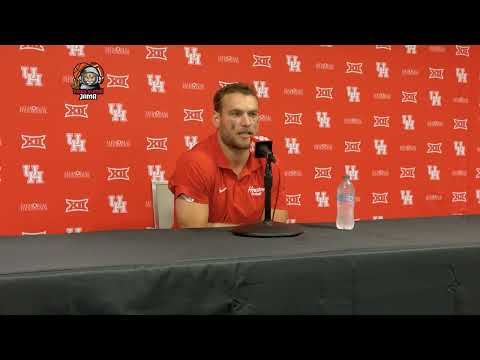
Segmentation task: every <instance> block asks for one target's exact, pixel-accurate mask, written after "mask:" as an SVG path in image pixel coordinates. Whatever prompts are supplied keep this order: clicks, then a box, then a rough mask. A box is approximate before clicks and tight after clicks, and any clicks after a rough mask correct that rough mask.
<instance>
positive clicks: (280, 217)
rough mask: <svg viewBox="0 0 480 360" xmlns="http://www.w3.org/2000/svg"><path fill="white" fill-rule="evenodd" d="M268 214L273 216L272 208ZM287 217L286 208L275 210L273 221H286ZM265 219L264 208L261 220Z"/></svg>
mask: <svg viewBox="0 0 480 360" xmlns="http://www.w3.org/2000/svg"><path fill="white" fill-rule="evenodd" d="M270 215H271V216H273V215H274V214H273V210H272V211H271V212H270ZM287 219H288V210H278V209H277V210H275V216H273V221H276V222H283V223H284V222H287ZM263 220H265V210H263V214H262V221H263Z"/></svg>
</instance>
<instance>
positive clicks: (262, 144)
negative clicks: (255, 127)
mask: <svg viewBox="0 0 480 360" xmlns="http://www.w3.org/2000/svg"><path fill="white" fill-rule="evenodd" d="M268 156H270V158H271V160H272V161H273V162H275V156H273V152H272V141H257V142H255V157H256V158H263V157H268Z"/></svg>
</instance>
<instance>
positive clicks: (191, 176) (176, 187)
mask: <svg viewBox="0 0 480 360" xmlns="http://www.w3.org/2000/svg"><path fill="white" fill-rule="evenodd" d="M202 160H203V161H202ZM211 167H212V166H211V164H209V161H208V159H207V161H205V159H203V157H202V154H200V153H196V152H193V151H189V152H186V153H184V154H183V155H182V156H180V158H179V159H178V160H177V164H176V168H175V171H174V173H173V175H172V176H171V178H170V179H169V182H168V183H169V185H168V187H169V189H170V191H171V192H172V193H173V194H174V196H175V198H177V197H178V196H179V195H180V194H185V195H187V196H188V197H191V198H193V199H194V201H195V202H197V203H200V204H208V200H209V193H210V189H211V187H212V179H211V178H212V176H213V174H212V169H211Z"/></svg>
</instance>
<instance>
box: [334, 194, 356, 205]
mask: <svg viewBox="0 0 480 360" xmlns="http://www.w3.org/2000/svg"><path fill="white" fill-rule="evenodd" d="M338 201H341V202H349V203H353V201H354V198H353V194H340V195H338Z"/></svg>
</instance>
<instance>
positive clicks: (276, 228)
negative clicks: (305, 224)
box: [232, 152, 303, 238]
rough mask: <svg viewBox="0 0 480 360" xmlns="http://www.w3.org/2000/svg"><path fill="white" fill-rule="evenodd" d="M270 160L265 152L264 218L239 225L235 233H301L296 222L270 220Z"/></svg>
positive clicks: (272, 235)
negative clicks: (260, 220)
mask: <svg viewBox="0 0 480 360" xmlns="http://www.w3.org/2000/svg"><path fill="white" fill-rule="evenodd" d="M272 161H273V154H272V153H271V152H270V153H268V154H267V163H266V165H265V177H264V184H265V220H263V222H261V223H256V224H248V225H241V226H238V227H236V228H234V229H233V230H232V232H233V233H234V234H235V235H240V236H248V237H265V238H269V237H285V236H297V235H300V234H303V230H302V229H301V228H300V226H298V225H297V224H285V223H281V222H276V221H272V214H271V212H272V209H271V205H272V201H271V197H272V195H271V194H272V182H273V181H272V179H273V177H272Z"/></svg>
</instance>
